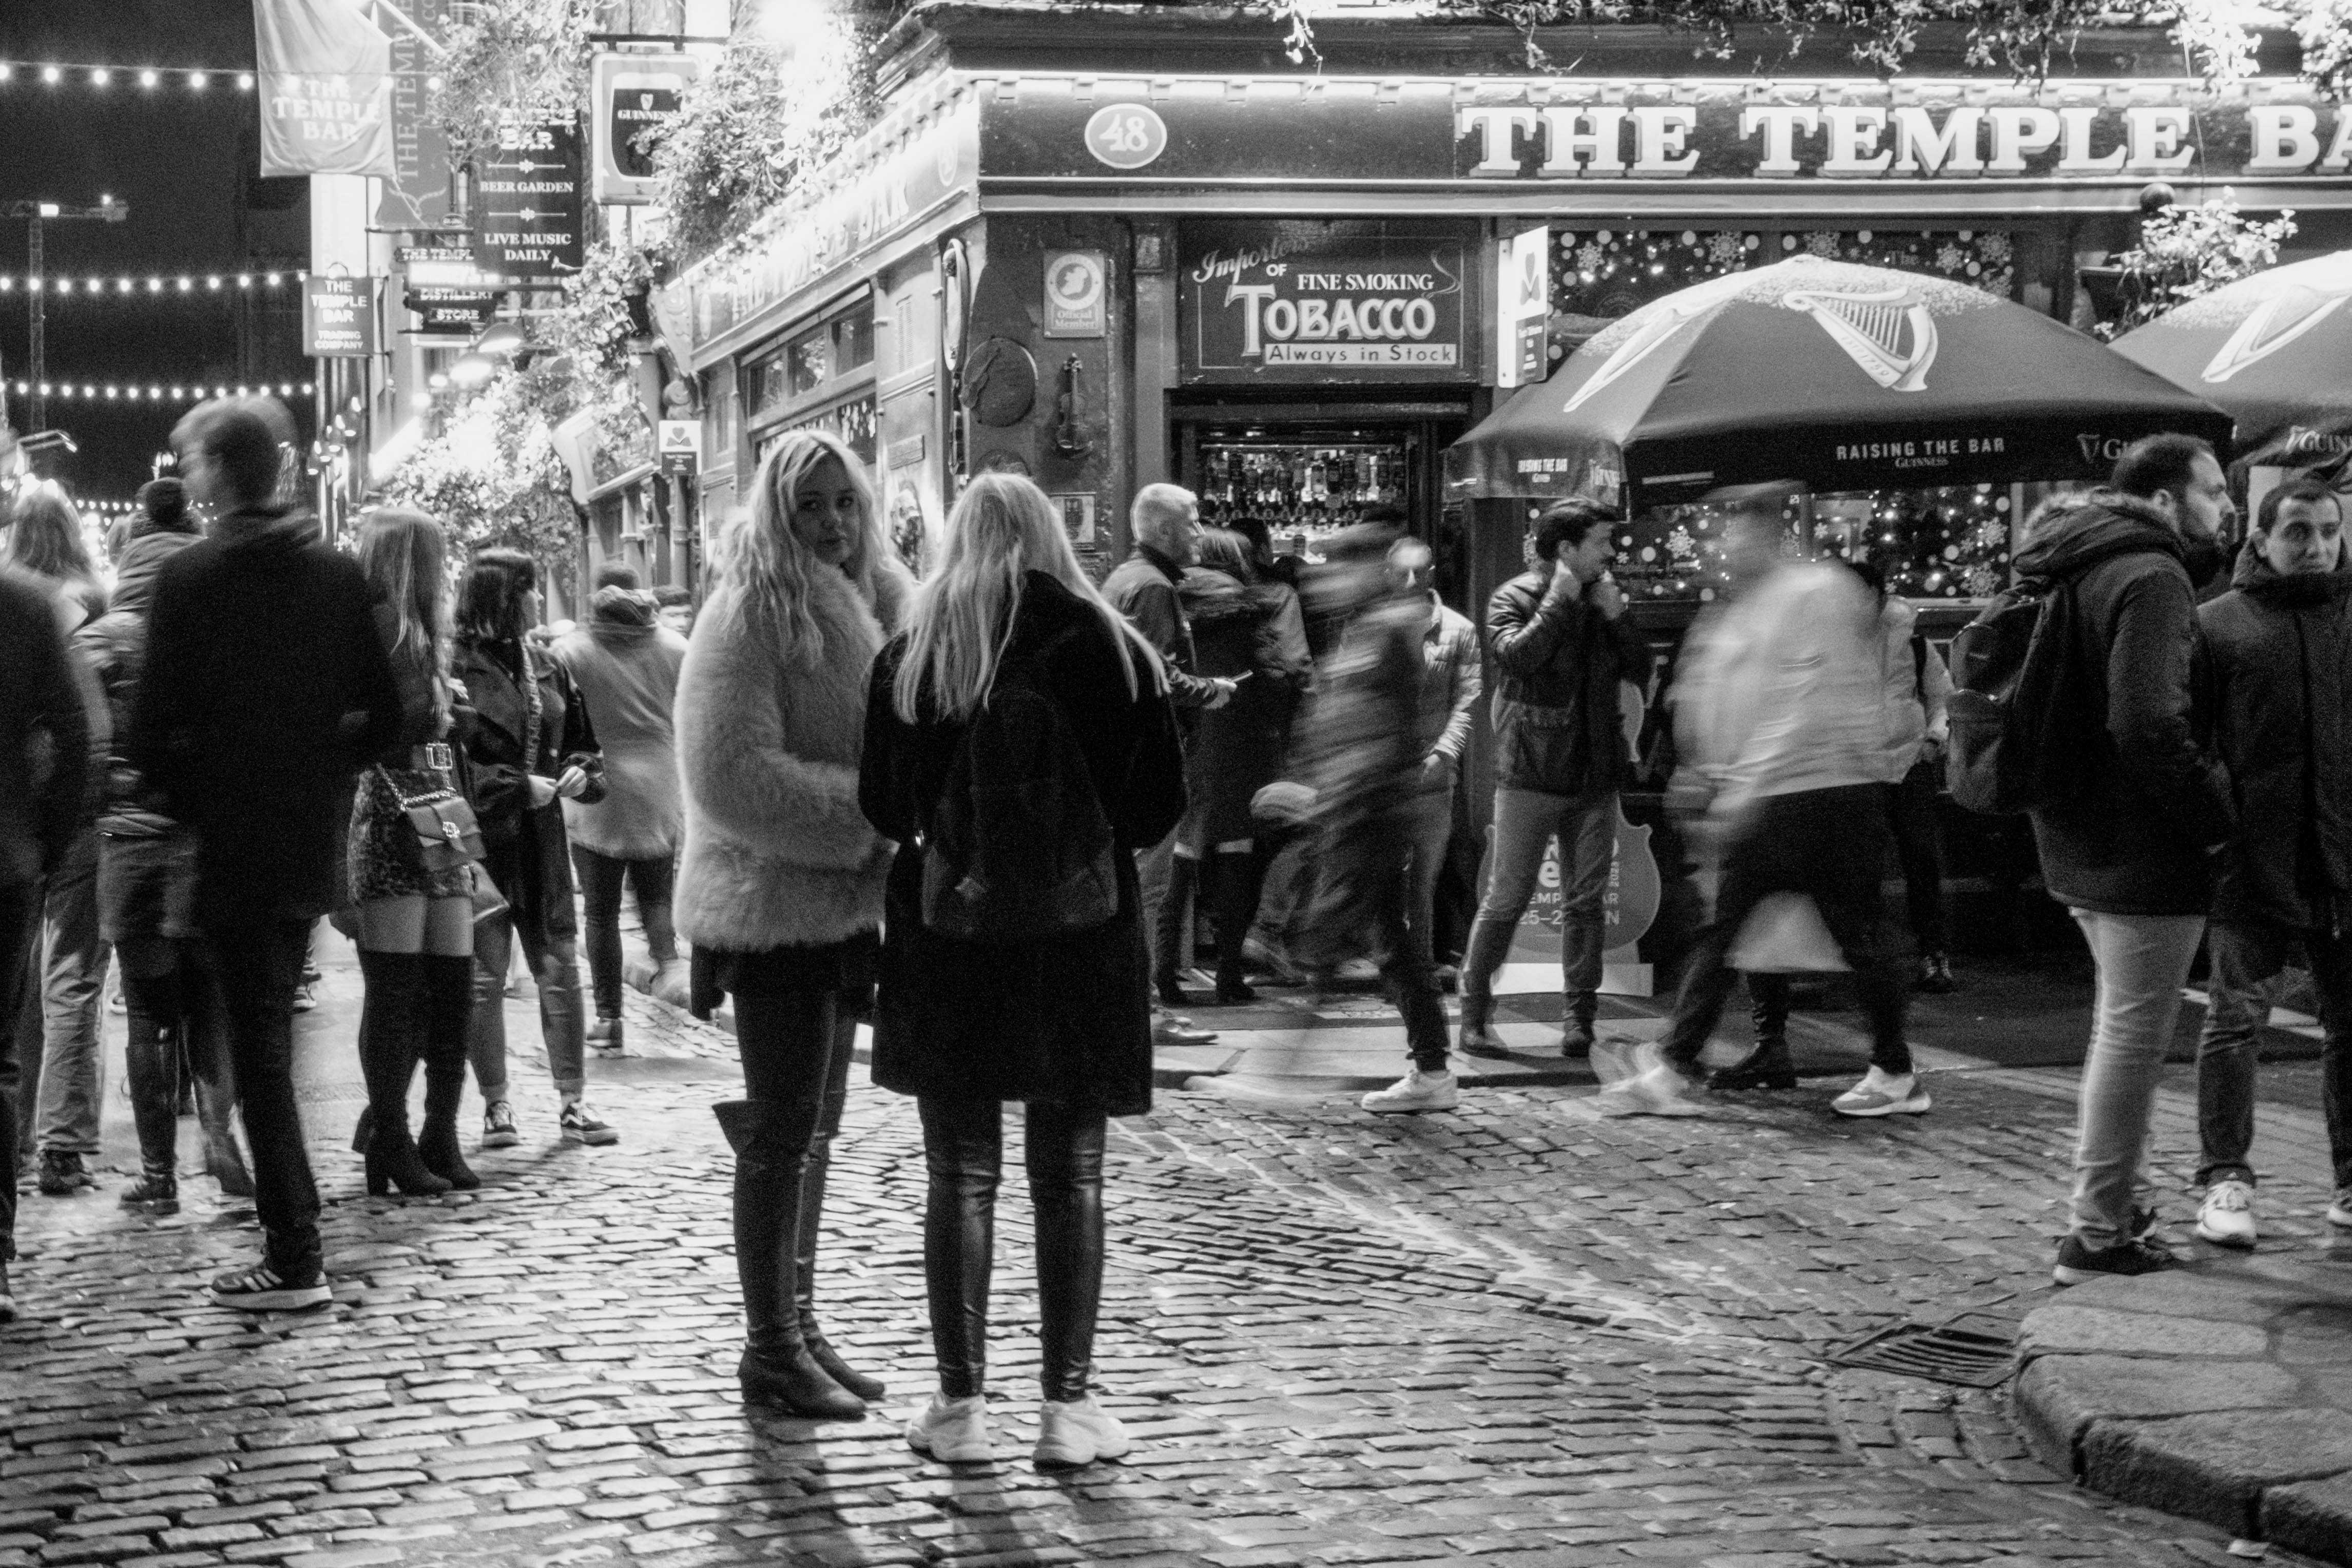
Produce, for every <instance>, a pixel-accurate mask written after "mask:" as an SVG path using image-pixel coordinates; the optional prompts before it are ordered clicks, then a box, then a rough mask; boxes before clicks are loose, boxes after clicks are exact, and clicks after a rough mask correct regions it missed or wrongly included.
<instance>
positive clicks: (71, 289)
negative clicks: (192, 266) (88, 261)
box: [0, 270, 310, 300]
mask: <svg viewBox="0 0 2352 1568" xmlns="http://www.w3.org/2000/svg"><path fill="white" fill-rule="evenodd" d="M306 277H310V274H309V273H308V272H306V271H299V270H297V271H284V272H196V273H188V272H182V273H168V272H167V273H162V274H149V275H147V276H144V277H124V276H119V275H118V276H116V277H67V276H65V275H64V274H62V273H49V274H46V275H44V274H33V273H19V272H0V297H5V296H7V295H11V294H18V293H23V294H48V295H54V296H55V297H57V298H59V299H72V298H91V299H96V298H106V299H110V300H124V299H155V298H177V297H178V296H181V295H187V296H190V297H192V298H193V297H195V296H199V295H204V296H210V295H215V294H217V295H223V296H226V295H229V294H233V293H236V291H238V290H240V289H242V290H245V291H246V292H248V293H250V292H251V291H252V290H254V289H256V288H265V289H266V288H278V287H283V286H284V285H286V284H289V283H300V282H301V281H302V280H303V279H304V278H306Z"/></svg>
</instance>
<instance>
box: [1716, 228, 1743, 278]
mask: <svg viewBox="0 0 2352 1568" xmlns="http://www.w3.org/2000/svg"><path fill="white" fill-rule="evenodd" d="M1747 254H1748V249H1747V246H1744V245H1742V244H1741V243H1740V239H1739V236H1738V235H1736V234H1717V235H1707V238H1706V259H1707V260H1708V261H1709V262H1711V263H1713V264H1714V265H1715V266H1717V267H1723V268H1725V269H1726V270H1728V269H1730V268H1732V267H1738V265H1739V261H1740V258H1741V257H1742V256H1746V255H1747Z"/></svg>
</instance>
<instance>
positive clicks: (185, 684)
mask: <svg viewBox="0 0 2352 1568" xmlns="http://www.w3.org/2000/svg"><path fill="white" fill-rule="evenodd" d="M373 601H374V593H373V590H372V589H371V588H370V586H369V584H368V580H367V578H366V577H365V575H364V574H363V573H362V571H361V570H360V565H359V562H358V561H356V560H353V559H352V558H351V557H349V556H347V555H343V554H341V553H339V552H338V551H335V550H333V549H329V548H328V547H327V546H326V545H324V544H322V543H321V542H320V539H319V527H318V523H317V520H316V519H315V518H313V517H311V516H310V513H308V512H306V511H301V510H298V509H294V508H289V507H278V506H253V507H241V508H239V509H237V510H236V511H232V512H230V513H228V514H227V515H226V516H225V517H222V518H221V519H220V521H219V523H218V524H217V525H216V526H215V529H214V532H213V536H212V537H211V538H206V539H199V540H198V541H197V542H196V543H194V544H193V545H190V546H188V547H187V548H186V549H182V550H181V551H179V553H178V554H176V555H174V556H173V557H172V559H170V560H168V561H166V562H164V563H163V568H162V570H160V571H159V572H157V574H156V577H155V586H154V603H153V606H152V609H151V610H150V612H149V613H148V619H147V653H146V663H145V664H144V666H143V667H142V670H141V672H140V677H139V686H138V695H137V696H136V697H135V698H134V699H133V701H132V704H131V732H130V736H129V737H128V740H127V743H126V744H125V746H124V747H123V757H124V758H125V760H127V761H128V762H129V763H130V765H131V767H133V768H137V769H138V770H139V771H140V772H141V773H142V775H144V777H145V779H146V782H147V783H148V784H149V785H150V786H151V787H152V788H153V789H155V791H156V792H157V800H158V801H159V803H160V805H161V806H162V809H163V812H164V814H165V815H167V816H169V817H170V818H172V819H173V821H177V822H180V823H182V824H183V825H184V826H187V827H190V828H193V829H194V830H195V831H196V835H197V852H196V856H197V858H196V879H197V885H196V900H197V915H198V917H199V918H200V919H202V920H204V921H205V922H207V923H208V924H211V925H219V926H232V927H233V926H236V925H253V924H255V923H258V922H266V921H293V920H306V919H310V918H313V917H315V916H317V915H324V914H326V913H328V912H329V911H331V909H333V908H334V907H335V905H336V904H337V902H338V898H339V894H338V891H337V890H338V885H339V883H340V880H341V879H340V877H339V875H338V870H339V866H340V862H341V859H342V855H343V838H344V832H345V829H346V827H347V825H348V823H349V821H350V816H351V810H352V778H353V776H354V774H355V773H356V772H357V770H358V768H359V765H360V763H361V761H362V759H363V758H370V757H373V756H374V755H376V754H377V753H378V752H379V751H381V750H382V749H383V747H386V746H387V745H389V744H391V742H392V739H393V737H394V736H395V735H397V734H398V733H399V729H400V723H401V699H400V691H399V687H398V685H397V684H396V683H395V681H394V676H393V671H392V663H391V660H390V658H389V657H388V656H387V655H386V654H385V653H384V647H383V638H382V637H381V636H380V635H379V634H378V633H377V632H376V625H375V615H374V611H373Z"/></svg>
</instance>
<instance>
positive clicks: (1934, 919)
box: [1886, 758, 1951, 953]
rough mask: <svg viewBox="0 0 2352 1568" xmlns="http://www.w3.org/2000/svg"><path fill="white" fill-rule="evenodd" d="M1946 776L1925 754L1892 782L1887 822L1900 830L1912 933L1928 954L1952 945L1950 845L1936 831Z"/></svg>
mask: <svg viewBox="0 0 2352 1568" xmlns="http://www.w3.org/2000/svg"><path fill="white" fill-rule="evenodd" d="M1941 777H1942V774H1941V772H1940V770H1939V769H1938V768H1937V766H1936V765H1935V764H1934V763H1932V762H1929V761H1927V759H1926V758H1921V759H1920V760H1919V761H1917V762H1916V763H1914V764H1913V765H1912V768H1911V771H1910V772H1908V773H1906V774H1905V775H1904V776H1903V781H1902V782H1901V783H1900V784H1889V785H1887V786H1886V822H1887V826H1888V827H1890V828H1892V829H1893V830H1894V831H1895V857H1896V859H1898V860H1899V861H1900V862H1902V865H1903V893H1904V899H1905V902H1906V905H1907V907H1908V911H1909V914H1910V917H1911V935H1912V936H1914V937H1916V939H1917V940H1918V943H1919V951H1920V952H1922V953H1941V952H1943V951H1944V950H1945V949H1946V948H1947V947H1948V946H1951V933H1950V928H1949V922H1948V919H1947V918H1946V915H1945V913H1944V850H1943V845H1942V843H1941V842H1940V841H1938V839H1937V832H1936V789H1937V783H1938V781H1939V780H1940V779H1941Z"/></svg>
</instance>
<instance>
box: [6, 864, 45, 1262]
mask: <svg viewBox="0 0 2352 1568" xmlns="http://www.w3.org/2000/svg"><path fill="white" fill-rule="evenodd" d="M40 936H41V884H40V883H37V882H17V883H0V1171H5V1174H6V1176H7V1178H8V1179H7V1180H6V1181H5V1182H0V1263H5V1262H7V1261H8V1260H11V1259H13V1258H15V1257H16V1154H17V1148H18V1144H17V1141H16V1115H17V1112H16V1103H17V1096H18V1092H19V1091H20V1089H21V1088H22V1082H21V1081H22V1077H23V1072H22V1069H23V1064H24V1060H25V1055H26V1052H27V1051H34V1050H37V1049H38V1047H39V1043H40V1042H39V1038H38V1037H37V1035H35V1034H33V1033H32V1032H31V1031H30V1030H27V1029H26V1028H25V1021H26V1008H25V1005H24V1004H25V996H26V992H27V991H29V990H30V989H31V988H32V979H33V958H34V956H35V954H37V952H38V951H39V950H40V945H41V943H40Z"/></svg>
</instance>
